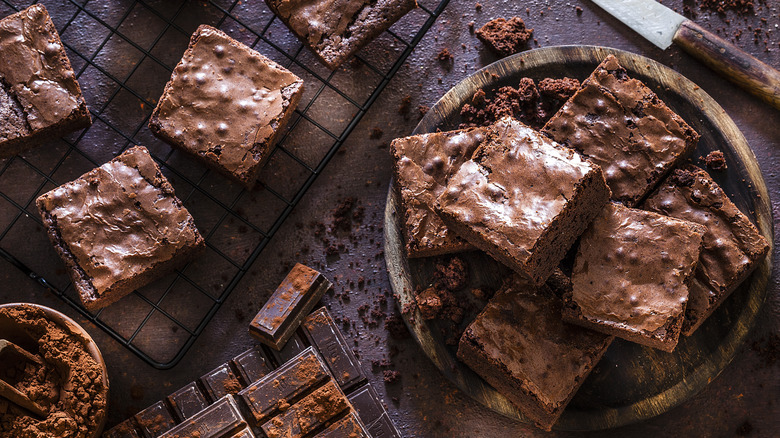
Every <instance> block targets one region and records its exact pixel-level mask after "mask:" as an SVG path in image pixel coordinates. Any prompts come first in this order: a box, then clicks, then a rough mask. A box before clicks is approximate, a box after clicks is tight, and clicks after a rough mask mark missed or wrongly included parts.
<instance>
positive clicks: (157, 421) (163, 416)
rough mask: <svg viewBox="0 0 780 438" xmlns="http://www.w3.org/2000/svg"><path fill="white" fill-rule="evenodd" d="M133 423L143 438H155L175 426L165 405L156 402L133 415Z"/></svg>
mask: <svg viewBox="0 0 780 438" xmlns="http://www.w3.org/2000/svg"><path fill="white" fill-rule="evenodd" d="M135 421H136V423H137V424H138V428H139V429H140V430H141V434H142V435H143V436H144V437H145V438H157V437H159V436H160V435H162V434H163V433H164V432H165V431H166V430H168V429H170V428H172V427H173V426H175V425H176V421H175V420H174V419H173V415H171V413H170V411H168V408H166V407H165V403H163V402H162V401H158V402H157V403H155V404H153V405H151V406H149V407H148V408H146V409H144V410H143V411H141V412H139V413H137V414H136V415H135Z"/></svg>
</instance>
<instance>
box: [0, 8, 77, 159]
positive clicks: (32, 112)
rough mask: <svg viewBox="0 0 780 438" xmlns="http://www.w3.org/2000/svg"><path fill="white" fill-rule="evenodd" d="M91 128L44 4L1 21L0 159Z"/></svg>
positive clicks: (68, 64) (74, 77) (62, 47)
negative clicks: (79, 130)
mask: <svg viewBox="0 0 780 438" xmlns="http://www.w3.org/2000/svg"><path fill="white" fill-rule="evenodd" d="M91 124H92V119H91V118H90V116H89V110H88V109H87V103H86V102H85V101H84V97H83V96H82V94H81V88H80V87H79V83H78V82H77V81H76V75H75V74H74V73H73V69H72V68H71V65H70V60H69V59H68V55H67V54H66V53H65V48H64V46H63V45H62V41H60V36H59V34H58V33H57V29H56V28H55V27H54V24H53V23H52V21H51V17H49V13H48V12H47V11H46V8H45V7H44V6H43V5H32V6H30V7H29V8H27V9H25V10H23V11H21V12H18V13H16V14H13V15H9V16H7V17H5V18H3V19H2V20H0V158H6V157H10V156H13V155H16V154H18V153H20V152H22V151H24V150H27V149H29V148H31V147H33V146H37V145H39V144H41V142H42V141H43V140H45V139H47V138H52V137H59V136H62V135H64V134H66V133H68V132H71V131H75V130H78V129H82V128H87V127H89V126H90V125H91Z"/></svg>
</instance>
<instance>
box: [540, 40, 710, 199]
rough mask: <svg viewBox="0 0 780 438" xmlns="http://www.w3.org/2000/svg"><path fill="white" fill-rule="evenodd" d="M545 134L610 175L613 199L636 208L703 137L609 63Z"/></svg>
mask: <svg viewBox="0 0 780 438" xmlns="http://www.w3.org/2000/svg"><path fill="white" fill-rule="evenodd" d="M542 132H543V133H545V134H547V135H548V136H550V137H551V138H553V139H554V140H555V141H558V142H560V143H561V144H564V145H566V146H570V147H573V148H574V149H576V150H577V151H578V152H580V153H582V154H583V155H585V156H586V157H588V158H590V159H591V160H592V161H593V162H594V163H596V164H598V165H599V166H601V168H602V169H604V176H605V177H606V179H607V184H609V188H610V189H611V190H612V199H614V200H616V201H619V202H622V203H624V204H625V205H627V206H629V207H634V206H636V205H638V204H639V202H640V201H641V200H642V199H643V198H644V197H645V196H646V195H647V194H648V193H650V191H651V190H652V189H653V187H655V186H656V185H657V184H658V182H659V181H661V180H662V179H663V178H664V176H666V174H667V173H668V172H669V171H670V170H671V169H672V167H674V165H675V164H677V163H678V162H679V161H680V160H681V159H682V158H683V157H685V156H686V155H688V154H689V153H690V152H691V151H693V149H694V148H695V147H696V143H697V142H698V141H699V134H698V133H697V132H696V131H694V130H693V128H691V127H690V126H688V124H687V123H685V121H684V120H683V119H682V118H681V117H680V116H678V115H677V114H675V113H674V112H673V111H672V110H670V109H669V108H668V107H667V106H666V104H665V103H664V102H663V101H661V99H659V98H658V96H657V95H656V94H655V93H654V92H653V91H652V90H651V89H649V88H648V87H647V86H645V85H644V84H643V83H642V82H640V81H639V80H637V79H632V78H630V77H629V76H628V73H627V72H626V70H625V69H624V68H623V67H621V66H620V64H618V61H617V59H616V58H615V57H614V56H613V55H609V56H607V58H606V59H605V60H604V61H603V62H602V63H601V64H600V65H599V66H598V67H597V68H596V70H595V71H594V72H593V73H592V74H591V75H590V77H588V78H587V79H586V80H585V81H584V82H583V83H582V86H581V87H580V89H579V90H578V91H577V93H575V94H574V96H572V97H571V98H570V99H569V100H568V101H567V102H566V103H565V104H564V105H563V107H562V108H561V109H560V110H559V111H558V113H557V114H555V115H554V116H553V117H552V118H551V119H550V120H549V121H548V122H547V124H546V125H545V126H544V128H543V129H542Z"/></svg>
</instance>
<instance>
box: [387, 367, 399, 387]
mask: <svg viewBox="0 0 780 438" xmlns="http://www.w3.org/2000/svg"><path fill="white" fill-rule="evenodd" d="M382 374H383V376H384V380H385V383H386V384H388V385H391V384H393V383H396V382H397V381H398V379H400V378H401V372H400V371H396V370H385V371H384V372H383V373H382Z"/></svg>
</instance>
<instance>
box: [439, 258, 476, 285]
mask: <svg viewBox="0 0 780 438" xmlns="http://www.w3.org/2000/svg"><path fill="white" fill-rule="evenodd" d="M434 277H435V278H436V279H437V280H439V281H440V282H441V283H442V285H443V286H444V287H445V288H447V289H448V290H450V291H453V292H454V291H457V290H460V289H463V287H464V286H466V283H467V282H468V280H469V266H468V265H467V264H466V262H465V261H464V260H463V259H461V258H460V257H453V258H451V259H450V261H449V263H448V264H446V265H444V264H440V263H437V264H436V273H435V274H434Z"/></svg>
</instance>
